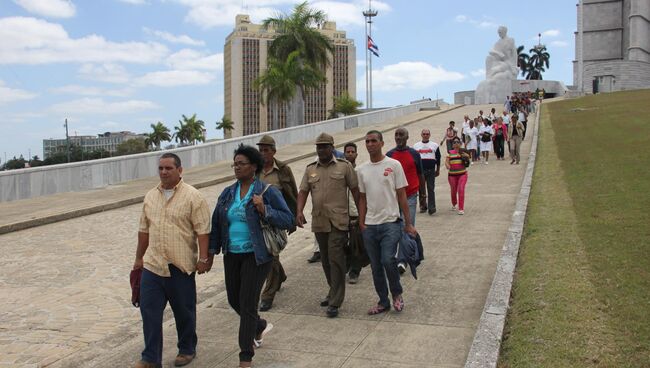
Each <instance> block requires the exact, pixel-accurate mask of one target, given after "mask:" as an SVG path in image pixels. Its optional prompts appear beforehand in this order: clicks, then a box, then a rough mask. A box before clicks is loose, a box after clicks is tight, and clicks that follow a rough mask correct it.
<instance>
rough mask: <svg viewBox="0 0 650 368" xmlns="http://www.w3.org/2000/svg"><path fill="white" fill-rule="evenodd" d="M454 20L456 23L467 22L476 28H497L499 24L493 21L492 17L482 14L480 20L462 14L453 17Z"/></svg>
mask: <svg viewBox="0 0 650 368" xmlns="http://www.w3.org/2000/svg"><path fill="white" fill-rule="evenodd" d="M454 20H455V21H456V22H457V23H467V24H471V25H473V26H474V27H477V28H497V27H498V26H499V25H498V24H497V23H495V22H494V19H492V18H491V17H488V16H486V15H484V16H483V17H482V19H481V20H478V19H474V18H472V17H470V16H467V15H464V14H459V15H457V16H456V17H454Z"/></svg>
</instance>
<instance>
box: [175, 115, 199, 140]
mask: <svg viewBox="0 0 650 368" xmlns="http://www.w3.org/2000/svg"><path fill="white" fill-rule="evenodd" d="M181 116H182V117H183V119H181V120H179V121H178V122H179V124H180V126H176V127H174V129H176V133H174V136H175V137H176V141H177V142H179V141H180V143H181V144H183V143H184V142H187V143H190V144H192V145H194V144H195V143H196V141H199V142H205V135H204V134H203V132H204V130H205V122H204V121H203V120H200V119H197V118H196V114H194V115H192V116H190V117H189V118H188V117H187V116H185V115H181Z"/></svg>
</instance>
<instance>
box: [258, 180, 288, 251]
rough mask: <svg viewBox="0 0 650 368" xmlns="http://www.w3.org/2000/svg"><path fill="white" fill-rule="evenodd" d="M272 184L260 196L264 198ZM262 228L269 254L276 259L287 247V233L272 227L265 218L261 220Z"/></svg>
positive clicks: (267, 185)
mask: <svg viewBox="0 0 650 368" xmlns="http://www.w3.org/2000/svg"><path fill="white" fill-rule="evenodd" d="M270 186H271V184H266V187H264V190H263V191H262V193H260V196H264V193H265V192H266V190H267V189H269V187H270ZM260 226H261V227H262V235H263V236H264V243H266V250H268V251H269V253H270V254H271V255H272V256H274V257H276V256H278V255H279V254H280V252H282V250H283V249H284V248H286V246H287V242H288V239H287V232H286V230H282V229H278V228H277V227H275V226H273V225H271V224H269V223H268V221H266V220H265V219H264V218H260Z"/></svg>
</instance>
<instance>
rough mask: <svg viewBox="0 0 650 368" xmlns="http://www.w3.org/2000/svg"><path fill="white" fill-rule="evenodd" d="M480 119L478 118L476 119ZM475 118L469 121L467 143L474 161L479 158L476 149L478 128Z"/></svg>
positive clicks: (466, 146)
mask: <svg viewBox="0 0 650 368" xmlns="http://www.w3.org/2000/svg"><path fill="white" fill-rule="evenodd" d="M476 121H478V119H477V120H476ZM475 124H476V123H474V121H473V120H470V121H469V130H468V131H467V137H468V141H467V143H466V145H465V148H466V149H467V150H468V151H469V153H470V156H471V158H472V162H474V161H477V160H478V154H477V152H476V149H477V148H478V128H477V127H476V125H475Z"/></svg>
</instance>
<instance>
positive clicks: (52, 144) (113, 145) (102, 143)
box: [43, 132, 146, 159]
mask: <svg viewBox="0 0 650 368" xmlns="http://www.w3.org/2000/svg"><path fill="white" fill-rule="evenodd" d="M145 138H146V135H144V134H136V133H133V132H106V133H102V134H98V135H97V136H94V135H75V136H70V145H71V146H72V145H74V146H79V147H81V149H82V150H83V151H84V152H93V151H99V150H105V151H107V152H109V153H111V154H112V153H114V152H115V151H117V146H118V145H119V144H120V143H122V142H124V141H127V140H129V139H145ZM67 144H68V143H67V141H66V139H65V138H63V139H52V138H50V139H43V158H44V159H46V158H48V157H50V156H51V155H53V154H55V153H57V152H66V149H67Z"/></svg>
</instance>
